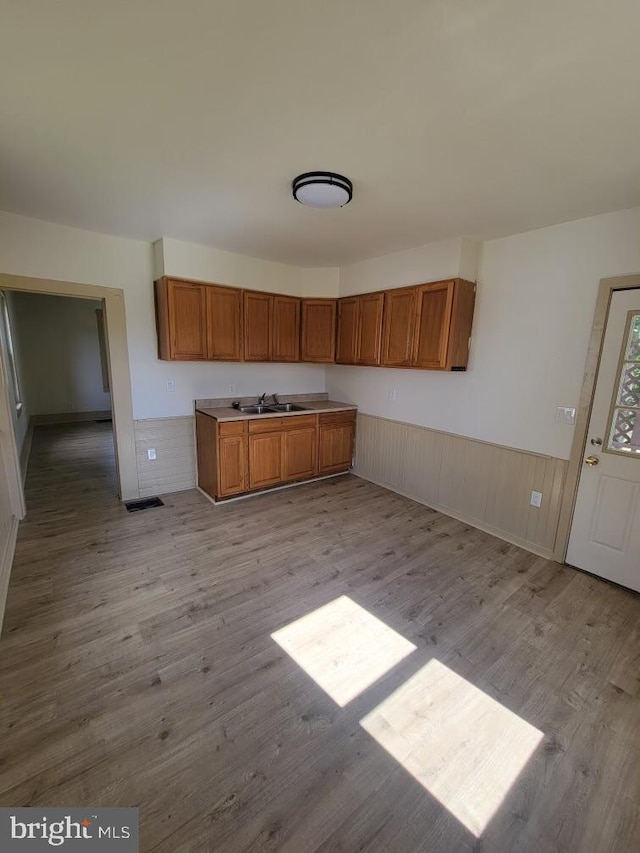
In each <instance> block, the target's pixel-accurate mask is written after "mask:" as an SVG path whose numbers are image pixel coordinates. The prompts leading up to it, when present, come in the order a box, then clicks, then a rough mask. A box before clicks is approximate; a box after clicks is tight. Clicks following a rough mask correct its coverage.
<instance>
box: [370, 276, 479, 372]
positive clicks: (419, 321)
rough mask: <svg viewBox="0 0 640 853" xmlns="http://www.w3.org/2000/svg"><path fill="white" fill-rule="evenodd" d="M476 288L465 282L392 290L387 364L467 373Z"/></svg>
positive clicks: (384, 350) (386, 310)
mask: <svg viewBox="0 0 640 853" xmlns="http://www.w3.org/2000/svg"><path fill="white" fill-rule="evenodd" d="M474 303H475V285H474V284H473V282H470V281H464V280H463V279H459V278H458V279H452V280H451V281H438V282H433V283H431V284H420V285H416V286H415V287H403V288H399V289H398V290H388V291H387V292H386V293H385V303H384V332H383V343H382V364H383V365H384V366H385V367H413V368H419V369H422V370H466V367H467V362H468V360H469V340H470V337H471V324H472V321H473V308H474Z"/></svg>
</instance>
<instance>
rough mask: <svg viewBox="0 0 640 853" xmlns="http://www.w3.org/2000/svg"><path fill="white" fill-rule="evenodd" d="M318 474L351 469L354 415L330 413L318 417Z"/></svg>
mask: <svg viewBox="0 0 640 853" xmlns="http://www.w3.org/2000/svg"><path fill="white" fill-rule="evenodd" d="M319 421H320V422H319V434H320V453H319V465H318V473H319V474H336V473H338V472H339V471H346V470H347V469H348V468H351V464H352V460H353V441H354V437H355V426H356V413H355V412H353V411H350V412H335V413H334V412H331V413H329V414H326V415H320V416H319Z"/></svg>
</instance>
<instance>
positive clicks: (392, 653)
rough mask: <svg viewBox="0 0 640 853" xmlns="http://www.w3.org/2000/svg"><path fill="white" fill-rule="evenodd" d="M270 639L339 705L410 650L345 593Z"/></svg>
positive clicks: (357, 693)
mask: <svg viewBox="0 0 640 853" xmlns="http://www.w3.org/2000/svg"><path fill="white" fill-rule="evenodd" d="M271 637H272V638H273V639H274V640H275V641H276V643H278V645H279V646H280V647H281V648H283V649H284V651H285V652H287V654H289V655H290V656H291V657H292V658H293V660H294V661H295V662H296V663H297V664H298V665H299V666H301V667H302V669H304V671H305V672H306V673H307V674H308V675H310V676H311V678H312V679H313V680H314V681H315V682H316V684H318V685H319V686H320V687H321V688H322V689H323V690H324V691H325V692H326V693H328V694H329V696H330V697H331V698H332V699H333V700H334V702H336V703H337V704H338V705H340V707H341V708H342V707H344V706H345V705H346V704H347V703H348V702H350V701H351V700H352V699H354V698H355V697H356V696H358V695H359V694H360V693H362V692H363V690H366V689H367V687H369V686H370V685H372V684H373V683H374V682H375V681H377V680H378V679H379V678H380V677H381V676H383V675H384V674H385V673H386V672H388V671H389V670H390V669H392V667H394V666H395V665H396V664H397V663H399V662H400V661H401V660H402V659H403V658H406V657H407V655H409V654H411V652H413V651H415V648H416V647H415V646H414V644H413V643H410V642H409V640H406V639H405V638H404V637H402V636H400V634H398V633H397V632H396V631H394V630H393V629H392V628H389V626H388V625H385V624H384V622H381V621H380V619H377V618H376V617H375V616H373V615H372V614H371V613H369V612H368V611H367V610H365V609H364V608H363V607H360V605H358V604H356V602H355V601H352V600H351V599H350V598H349V597H348V596H346V595H342V596H340V598H336V599H335V600H334V601H331V602H329V604H325V605H324V606H323V607H319V608H318V609H317V610H314V611H312V612H311V613H308V614H307V615H306V616H303V617H302V618H300V619H297V620H296V621H295V622H292V623H291V624H290V625H287V626H286V627H284V628H281V629H280V630H278V631H276V632H275V633H274V634H272V635H271Z"/></svg>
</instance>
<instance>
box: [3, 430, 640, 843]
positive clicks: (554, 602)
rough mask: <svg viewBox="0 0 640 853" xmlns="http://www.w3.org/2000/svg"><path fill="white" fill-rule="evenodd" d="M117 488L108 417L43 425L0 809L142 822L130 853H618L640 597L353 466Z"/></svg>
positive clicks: (628, 774)
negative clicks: (201, 486)
mask: <svg viewBox="0 0 640 853" xmlns="http://www.w3.org/2000/svg"><path fill="white" fill-rule="evenodd" d="M114 490H115V486H114V475H113V449H112V444H111V433H110V428H109V425H103V424H92V425H91V426H77V427H76V426H74V427H56V428H51V427H49V428H38V429H37V430H36V432H35V435H34V441H33V449H32V455H31V461H30V465H29V473H28V478H27V490H26V497H27V507H28V515H27V519H26V520H25V521H24V522H23V523H22V524H21V526H20V532H19V540H18V547H17V553H16V558H15V566H14V570H13V576H12V580H11V585H10V589H9V597H8V604H7V612H6V619H5V625H4V631H3V635H2V638H1V640H0V691H1V694H2V704H1V708H0V730H1V731H2V738H1V741H0V792H1V793H0V804H2V805H13V806H26V805H47V806H55V805H65V806H79V805H96V806H108V805H119V806H139V807H140V822H141V837H142V843H141V850H142V851H145V853H147V851H163V853H178V851H185V853H186V851H190V852H191V851H201V850H202V851H204V850H211V851H216V853H226V852H227V851H228V852H229V853H231V851H233V853H235V851H262V850H266V851H268V850H273V851H291V853H314V851H323V853H327V851H345V853H353V851H356V850H365V851H380V853H383V851H384V853H389V851H391V853H413V851H428V853H438V851H442V853H445V851H446V853H454V851H464V850H486V851H505V853H507V851H509V853H510V851H532V853H534V851H535V853H542V851H565V853H566V851H580V853H589V851H594V853H596V851H597V853H602V851H607V850H611V851H616V853H623V851H630V850H632V849H635V845H632V840H633V839H634V838H635V840H636V841H637V837H638V832H639V830H640V817H639V816H640V792H639V789H638V776H637V768H638V760H639V758H640V698H639V697H640V682H639V680H638V647H639V640H640V635H639V631H640V597H638V596H636V595H634V594H632V593H628V592H625V591H624V590H622V589H619V588H616V587H613V586H611V585H608V584H606V583H604V582H602V581H599V580H597V579H595V578H592V577H590V576H588V575H585V574H582V573H580V572H578V571H575V570H573V569H569V568H565V567H562V566H560V565H558V564H556V563H553V562H549V561H547V560H544V559H542V558H539V557H536V556H534V555H532V554H530V553H527V552H526V551H523V550H521V549H519V548H517V547H515V546H511V545H508V544H506V543H504V542H502V541H501V540H499V539H496V538H494V537H492V536H489V535H487V534H485V533H482V532H480V531H478V530H475V529H473V528H471V527H468V526H466V525H464V524H462V523H460V522H458V521H455V520H453V519H451V518H448V517H446V516H444V515H441V514H439V513H437V512H434V511H431V510H429V509H427V508H425V507H423V506H421V505H419V504H416V503H414V502H412V501H410V500H407V499H405V498H403V497H400V496H398V495H396V494H394V493H392V492H388V491H386V490H384V489H382V488H379V487H378V486H374V485H372V484H370V483H367V482H365V481H363V480H360V479H358V478H356V477H354V476H345V477H336V478H334V479H332V480H326V481H322V482H318V483H314V484H310V485H303V486H300V487H297V488H294V489H286V490H283V491H279V492H275V493H272V494H265V495H262V496H258V497H254V498H251V499H249V500H244V501H239V502H236V503H233V504H230V505H227V506H224V507H214V506H212V505H211V504H210V503H209V502H208V501H207V500H205V498H204V497H202V496H201V495H200V494H199V493H198V492H196V491H189V492H181V493H177V494H174V495H169V496H167V497H165V498H164V501H165V504H166V506H164V507H161V508H156V509H151V510H146V511H144V512H139V513H134V514H128V513H127V512H126V511H125V509H124V508H123V507H122V506H121V505H120V504H119V502H118V500H117V499H116V498H115V497H114ZM304 617H306V618H304ZM299 620H300V621H299ZM272 635H273V636H272Z"/></svg>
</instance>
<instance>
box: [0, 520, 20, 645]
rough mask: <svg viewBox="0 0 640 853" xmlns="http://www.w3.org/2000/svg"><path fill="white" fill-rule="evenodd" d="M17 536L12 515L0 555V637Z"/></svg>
mask: <svg viewBox="0 0 640 853" xmlns="http://www.w3.org/2000/svg"><path fill="white" fill-rule="evenodd" d="M17 536H18V519H17V518H16V517H15V515H12V516H11V519H10V521H9V530H8V531H7V538H6V540H5V543H4V547H3V549H2V553H1V554H0V635H2V623H3V621H4V610H5V605H6V603H7V592H8V591H9V578H10V577H11V567H12V565H13V557H14V554H15V551H16V539H17Z"/></svg>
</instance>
